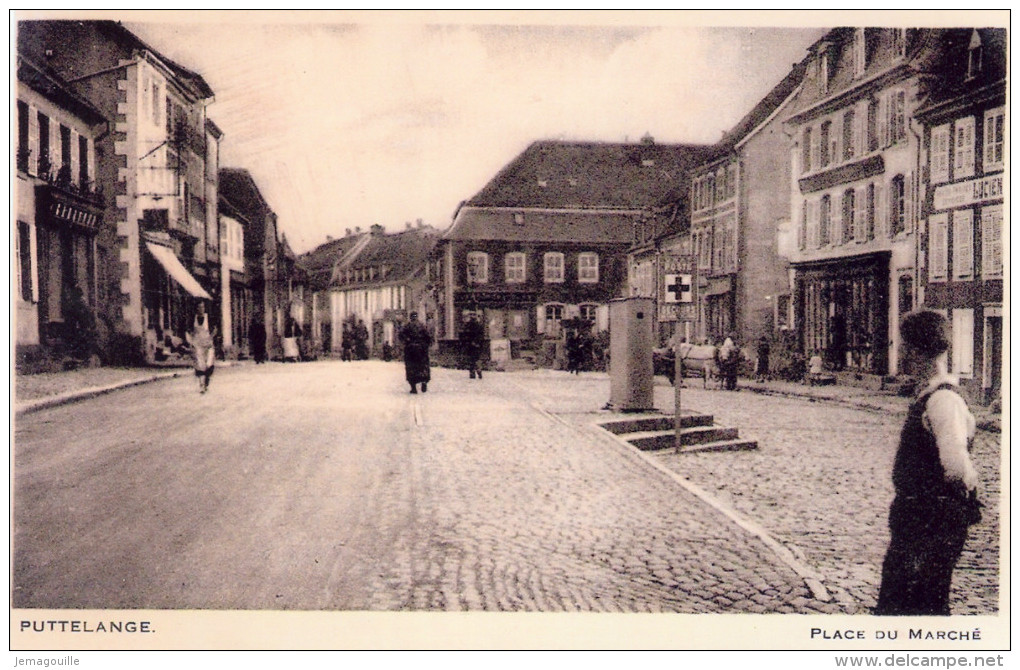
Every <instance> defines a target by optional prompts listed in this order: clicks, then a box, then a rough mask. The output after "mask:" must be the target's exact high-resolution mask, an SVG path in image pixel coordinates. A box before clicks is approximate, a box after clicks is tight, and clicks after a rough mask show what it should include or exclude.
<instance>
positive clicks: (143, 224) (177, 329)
mask: <svg viewBox="0 0 1020 670" xmlns="http://www.w3.org/2000/svg"><path fill="white" fill-rule="evenodd" d="M18 48H19V51H21V52H23V53H25V54H26V55H27V56H28V57H29V58H31V59H33V60H34V61H35V62H37V63H40V64H41V65H42V66H43V67H44V68H46V69H47V71H49V72H53V73H55V74H57V75H58V76H60V77H61V78H63V79H64V80H66V81H68V82H70V84H71V86H72V87H73V88H74V90H75V92H76V93H78V94H79V95H81V96H82V97H84V98H85V99H87V100H88V101H89V102H90V103H92V104H93V105H94V106H95V107H96V108H97V109H98V110H99V111H100V112H101V113H102V115H103V116H105V117H107V118H108V119H110V120H111V124H112V127H111V128H110V131H109V132H108V133H105V134H103V135H102V136H98V137H97V138H96V149H97V152H98V153H99V154H100V155H101V156H102V160H100V161H98V163H97V171H96V181H97V182H98V183H99V185H100V186H101V187H102V189H103V191H104V193H107V194H109V197H108V198H107V201H106V211H105V212H104V214H105V222H106V225H104V227H103V229H102V230H100V231H99V233H98V238H97V239H98V252H97V254H98V256H99V260H98V267H99V275H100V278H99V283H100V288H99V294H100V300H99V304H100V305H101V306H104V307H105V308H106V309H105V317H106V318H107V319H108V320H109V322H110V323H111V324H112V326H113V328H114V329H116V330H117V331H120V332H121V333H123V334H126V335H128V336H129V337H132V338H134V342H133V343H132V344H131V345H130V346H129V345H128V344H127V343H125V342H122V343H121V344H120V346H119V347H118V348H119V349H123V348H125V347H128V348H131V349H138V350H139V351H140V352H144V354H145V357H146V358H147V359H148V360H150V361H151V360H155V359H158V358H160V354H161V352H166V351H168V350H173V349H174V348H175V347H176V346H177V345H178V344H179V342H180V341H181V340H182V338H183V337H184V335H185V333H186V331H187V330H188V329H189V327H190V320H191V317H192V315H193V310H194V303H195V301H196V300H212V295H211V293H214V292H218V285H217V281H216V280H215V276H214V275H215V273H216V272H217V268H218V265H219V262H218V259H215V258H214V256H215V254H216V248H217V246H218V245H216V244H212V247H211V248H212V251H213V254H212V256H213V258H211V257H210V253H209V252H210V244H209V238H210V236H211V235H212V236H214V235H215V234H216V228H217V221H216V219H215V218H213V219H212V220H211V221H210V219H209V217H210V207H211V208H212V211H213V212H214V211H215V205H216V203H215V198H214V197H213V198H212V201H213V202H212V203H211V204H210V203H209V200H210V188H215V185H214V184H210V182H209V180H208V178H207V175H208V174H209V169H208V168H207V166H208V164H209V163H210V162H213V163H215V161H216V160H217V159H216V147H215V145H216V143H217V141H218V139H219V133H218V131H216V130H215V129H214V127H212V126H207V123H206V106H207V105H208V104H209V103H210V102H211V101H212V98H213V92H212V89H210V88H209V85H208V84H207V83H206V82H205V80H204V79H202V77H201V76H200V75H198V74H196V73H194V72H191V71H190V70H188V69H186V68H184V67H182V66H180V65H178V64H177V63H175V62H173V61H172V60H170V59H168V58H167V57H165V56H164V55H162V54H160V53H159V52H157V51H156V50H154V49H152V48H151V47H149V46H148V45H147V44H145V43H144V42H142V41H141V40H140V39H139V38H138V37H136V36H135V35H134V34H132V33H131V32H130V31H128V30H127V29H125V28H124V27H123V26H121V25H120V24H119V23H115V22H112V21H23V22H20V23H19V24H18ZM213 171H215V168H213ZM196 277H197V278H196ZM212 318H213V321H214V322H218V320H219V316H218V313H217V311H216V310H213V312H212ZM121 353H123V354H124V355H127V356H130V355H131V354H130V353H127V352H121Z"/></svg>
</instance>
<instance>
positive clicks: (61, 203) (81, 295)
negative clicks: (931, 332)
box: [12, 56, 107, 369]
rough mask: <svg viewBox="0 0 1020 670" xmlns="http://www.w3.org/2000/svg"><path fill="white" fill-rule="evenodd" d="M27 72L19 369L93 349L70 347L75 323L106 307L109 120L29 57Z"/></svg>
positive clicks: (21, 134) (20, 101)
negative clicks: (100, 173) (100, 167)
mask: <svg viewBox="0 0 1020 670" xmlns="http://www.w3.org/2000/svg"><path fill="white" fill-rule="evenodd" d="M17 78H18V81H17V133H18V134H17V140H16V141H17V145H16V152H17V153H16V160H15V163H16V179H15V198H16V211H15V215H16V224H15V225H16V230H14V231H13V237H14V249H13V251H14V258H13V259H12V266H13V268H14V270H15V290H14V292H13V293H14V309H15V315H14V317H15V324H16V335H15V337H16V339H15V344H16V353H17V360H18V364H19V368H22V369H25V368H27V369H32V368H34V367H36V366H41V365H43V364H44V361H43V359H44V358H46V357H52V358H56V359H59V358H62V357H63V356H65V355H67V356H70V357H73V358H79V357H88V356H89V355H90V354H91V353H92V352H88V351H69V350H68V348H69V347H72V348H73V343H72V342H71V341H70V340H73V339H74V335H75V333H74V332H73V331H74V330H75V329H77V328H79V327H80V323H74V321H75V319H82V318H84V319H87V320H92V321H94V320H95V319H96V317H97V316H98V313H99V312H98V303H99V299H100V287H99V284H98V281H97V273H96V263H97V258H98V248H97V246H98V245H97V236H98V234H99V231H100V230H101V228H102V225H103V216H104V201H103V196H102V195H101V194H100V193H99V192H98V191H97V188H96V181H95V180H96V151H95V150H96V137H97V136H99V135H100V134H101V133H103V132H105V131H106V130H107V126H106V119H105V117H104V116H103V115H102V114H101V113H100V112H99V110H97V109H96V108H95V107H94V106H93V105H92V104H90V103H89V102H87V101H86V100H84V99H83V98H82V97H80V96H79V95H78V94H77V93H75V92H74V91H73V90H72V89H71V88H70V87H69V86H68V85H67V84H66V83H65V82H63V81H62V80H60V79H59V78H58V77H56V76H55V75H50V74H46V73H45V72H44V70H43V68H41V67H40V66H38V65H35V64H34V63H32V62H31V61H29V60H28V59H26V58H23V57H21V56H18V60H17ZM82 310H84V312H83V311H82ZM97 336H98V334H97ZM96 344H99V343H98V342H96ZM56 362H59V361H56Z"/></svg>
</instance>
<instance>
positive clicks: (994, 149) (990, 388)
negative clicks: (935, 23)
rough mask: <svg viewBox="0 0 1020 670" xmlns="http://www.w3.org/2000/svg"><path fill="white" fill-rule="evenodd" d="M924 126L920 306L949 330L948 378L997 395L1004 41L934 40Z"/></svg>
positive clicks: (998, 34)
mask: <svg viewBox="0 0 1020 670" xmlns="http://www.w3.org/2000/svg"><path fill="white" fill-rule="evenodd" d="M936 70H937V72H938V73H939V79H938V85H937V86H932V88H931V94H930V95H929V96H928V97H927V99H926V100H925V102H924V104H923V105H922V106H921V107H920V108H919V109H918V110H917V111H916V112H915V117H916V118H917V119H918V120H919V121H920V123H921V124H922V125H923V138H924V153H923V164H924V170H925V173H926V176H927V179H926V182H925V189H924V191H923V193H922V205H921V206H922V211H921V224H922V226H923V233H924V234H923V235H922V240H923V242H924V243H923V244H922V245H921V253H920V259H921V273H920V283H921V289H922V290H921V291H920V299H919V302H921V303H922V304H923V305H924V306H925V307H927V308H930V309H934V310H937V311H939V312H942V313H943V314H944V315H945V316H946V317H947V319H948V320H949V323H950V324H952V349H951V354H950V359H949V360H950V368H951V371H952V372H953V373H955V374H957V375H959V376H960V378H961V384H962V385H963V387H964V388H965V389H966V390H967V391H969V392H970V395H971V397H973V398H975V399H977V400H979V401H981V402H989V401H991V400H993V399H994V398H997V397H999V396H1000V394H1001V384H1002V347H1003V339H1002V338H1003V323H1002V318H1003V305H1002V300H1003V242H1002V239H1003V220H1004V219H1003V216H1004V212H1003V207H1004V201H1003V192H1004V191H1003V170H1004V168H1005V152H1006V144H1007V143H1006V132H1005V122H1006V118H1007V116H1006V106H1005V105H1006V31H1005V30H1002V29H973V28H970V29H951V30H944V31H941V32H940V35H939V58H938V61H937V64H936Z"/></svg>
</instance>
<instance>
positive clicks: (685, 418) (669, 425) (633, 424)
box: [601, 413, 713, 435]
mask: <svg viewBox="0 0 1020 670" xmlns="http://www.w3.org/2000/svg"><path fill="white" fill-rule="evenodd" d="M674 421H675V419H674V418H673V417H671V416H665V415H662V416H648V417H639V418H634V419H621V420H619V421H610V422H608V423H603V424H601V426H602V428H604V429H605V430H608V431H609V432H610V433H612V434H613V435H625V434H627V433H643V432H649V431H657V430H673V428H674ZM712 421H713V418H712V415H711V414H695V413H691V414H684V415H682V416H681V417H680V426H681V427H682V428H691V427H694V426H711V425H712Z"/></svg>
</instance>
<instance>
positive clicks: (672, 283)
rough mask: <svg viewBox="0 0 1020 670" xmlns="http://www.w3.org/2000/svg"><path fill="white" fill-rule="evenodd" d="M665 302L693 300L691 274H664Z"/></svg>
mask: <svg viewBox="0 0 1020 670" xmlns="http://www.w3.org/2000/svg"><path fill="white" fill-rule="evenodd" d="M665 279H666V302H667V303H671V302H693V300H694V294H693V292H692V290H691V289H692V277H691V275H682V274H673V275H666V276H665Z"/></svg>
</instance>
